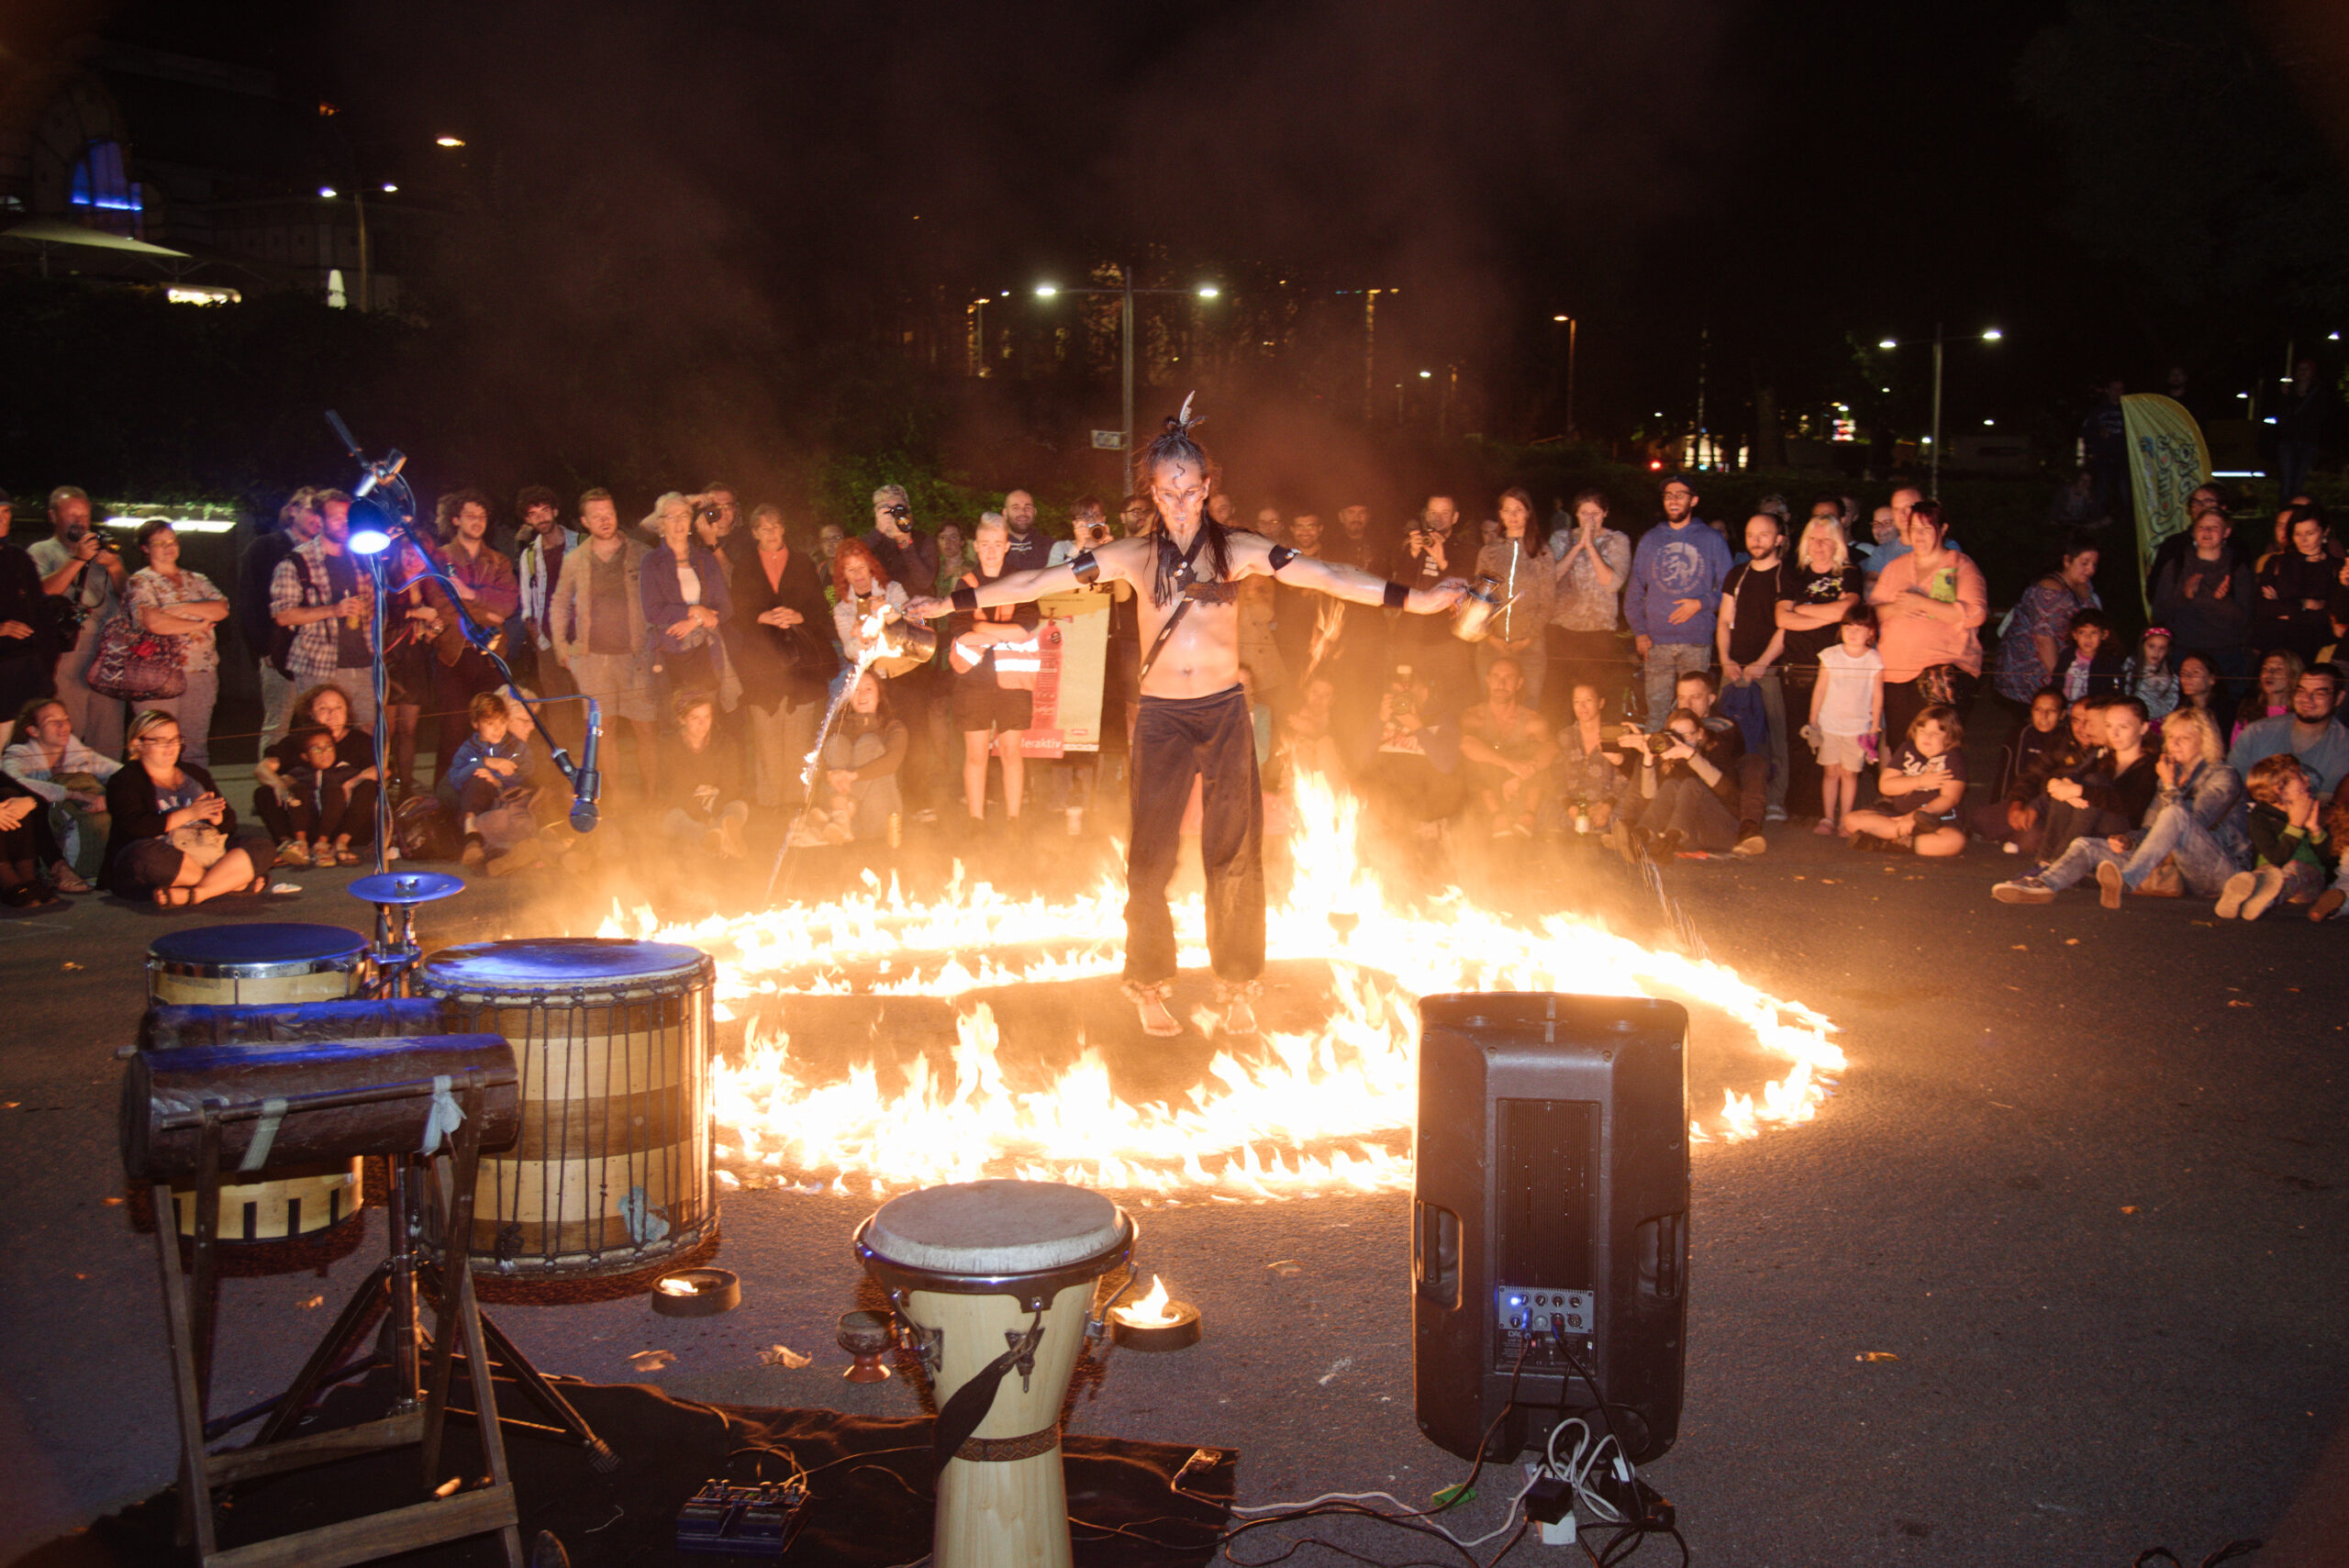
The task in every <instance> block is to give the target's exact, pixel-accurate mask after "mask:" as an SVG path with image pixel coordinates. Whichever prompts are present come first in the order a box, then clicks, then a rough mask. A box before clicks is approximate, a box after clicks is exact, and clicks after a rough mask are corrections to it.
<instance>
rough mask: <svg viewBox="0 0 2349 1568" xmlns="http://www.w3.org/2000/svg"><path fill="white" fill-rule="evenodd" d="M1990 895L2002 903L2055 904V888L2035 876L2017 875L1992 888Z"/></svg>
mask: <svg viewBox="0 0 2349 1568" xmlns="http://www.w3.org/2000/svg"><path fill="white" fill-rule="evenodd" d="M1990 896H1991V897H1993V898H1995V899H1997V900H1998V902H1999V903H2001V904H2053V903H2054V902H2055V890H2054V888H2052V887H2050V886H2048V885H2047V884H2045V883H2043V882H2042V881H2040V880H2039V879H2038V878H2037V877H2035V876H2022V877H2017V878H2016V879H2015V880H2014V881H2012V882H2002V883H2000V884H1998V885H1997V886H1996V887H1993V888H1992V889H1990Z"/></svg>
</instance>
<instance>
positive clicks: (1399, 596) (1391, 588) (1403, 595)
mask: <svg viewBox="0 0 2349 1568" xmlns="http://www.w3.org/2000/svg"><path fill="white" fill-rule="evenodd" d="M1410 598H1411V590H1409V589H1408V588H1406V587H1405V586H1403V584H1400V583H1389V584H1386V592H1385V594H1384V595H1381V602H1383V603H1384V604H1385V605H1386V607H1387V608H1388V609H1390V610H1399V609H1401V608H1402V607H1403V606H1405V605H1406V604H1408V603H1409V602H1410Z"/></svg>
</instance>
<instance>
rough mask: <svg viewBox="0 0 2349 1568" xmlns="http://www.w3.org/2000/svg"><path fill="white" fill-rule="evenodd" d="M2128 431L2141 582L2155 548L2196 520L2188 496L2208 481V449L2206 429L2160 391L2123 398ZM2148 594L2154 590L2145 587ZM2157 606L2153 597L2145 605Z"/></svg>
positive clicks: (2148, 606) (2150, 564)
mask: <svg viewBox="0 0 2349 1568" xmlns="http://www.w3.org/2000/svg"><path fill="white" fill-rule="evenodd" d="M2121 417H2122V418H2123V419H2124V420H2125V421H2126V423H2127V428H2128V432H2129V488H2130V491H2131V493H2132V495H2135V497H2136V501H2137V557H2138V562H2137V564H2138V570H2137V576H2138V580H2139V581H2140V582H2141V583H2142V582H2143V580H2144V579H2145V577H2146V576H2147V574H2148V573H2151V572H2152V571H2153V566H2154V550H2157V549H2159V548H2160V546H2161V542H2162V540H2164V539H2167V538H2169V537H2170V536H2171V535H2172V534H2181V533H2184V532H2185V531H2186V528H2187V525H2188V523H2190V522H2191V521H2193V518H2192V517H2190V516H2188V512H2187V506H2186V501H2187V497H2188V496H2189V495H2193V494H2194V492H2195V490H2196V489H2197V488H2199V486H2201V485H2203V484H2209V483H2210V448H2209V447H2207V446H2205V445H2203V444H2202V428H2201V427H2200V426H2199V425H2197V424H2196V423H2195V422H2194V416H2193V415H2191V414H2188V412H2187V411H2186V408H2185V406H2184V405H2183V404H2180V403H2178V402H2176V401H2175V400H2174V399H2171V398H2167V397H2164V396H2161V395H2159V394H2157V393H2151V392H2139V393H2132V394H2131V395H2128V396H2126V397H2124V398H2122V399H2121ZM2141 591H2142V592H2148V593H2149V592H2150V589H2145V590H2141ZM2145 607H2146V609H2147V610H2149V611H2150V610H2151V609H2152V608H2153V605H2152V602H2151V601H2150V599H2149V600H2148V601H2147V603H2146V606H2145Z"/></svg>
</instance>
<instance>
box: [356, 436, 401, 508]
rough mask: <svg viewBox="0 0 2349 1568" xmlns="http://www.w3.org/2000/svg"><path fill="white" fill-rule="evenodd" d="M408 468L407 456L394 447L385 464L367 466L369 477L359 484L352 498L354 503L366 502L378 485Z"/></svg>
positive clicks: (387, 454) (385, 459)
mask: <svg viewBox="0 0 2349 1568" xmlns="http://www.w3.org/2000/svg"><path fill="white" fill-rule="evenodd" d="M406 466H407V454H406V452H403V451H401V450H400V449H399V448H397V447H394V448H393V449H392V450H390V451H389V452H388V453H386V454H385V455H384V461H383V462H372V463H369V464H368V465H367V477H366V478H364V479H362V480H361V481H360V482H359V488H358V489H356V490H354V491H352V492H351V499H352V500H354V501H360V500H364V499H365V498H366V497H367V496H368V495H370V494H371V493H372V492H373V490H374V488H375V486H376V485H378V484H383V483H384V481H385V480H387V479H391V478H394V477H395V476H396V475H397V474H398V473H399V471H400V470H401V469H403V468H406Z"/></svg>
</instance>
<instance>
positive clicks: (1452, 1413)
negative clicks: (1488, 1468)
mask: <svg viewBox="0 0 2349 1568" xmlns="http://www.w3.org/2000/svg"><path fill="white" fill-rule="evenodd" d="M1687 1038H1688V1015H1687V1011H1686V1010H1685V1009H1683V1008H1681V1007H1679V1006H1675V1005H1674V1004H1672V1003H1669V1002H1656V1001H1649V1000H1644V999H1638V998H1623V997H1615V996H1565V995H1542V994H1531V993H1507V992H1495V993H1477V994H1472V995H1447V996H1429V997H1426V998H1424V999H1423V1000H1422V1001H1421V1002H1420V1003H1419V1133H1418V1138H1417V1140H1416V1153H1417V1159H1418V1173H1417V1185H1416V1188H1415V1190H1414V1193H1413V1201H1412V1206H1411V1207H1412V1216H1411V1218H1412V1227H1411V1278H1412V1284H1413V1292H1412V1301H1411V1332H1412V1354H1411V1395H1412V1403H1413V1406H1414V1412H1415V1414H1416V1415H1417V1416H1418V1418H1419V1430H1420V1431H1422V1432H1424V1433H1425V1434H1426V1435H1427V1437H1428V1439H1429V1440H1431V1441H1432V1442H1434V1443H1436V1444H1438V1445H1439V1446H1441V1447H1442V1448H1445V1449H1447V1450H1449V1451H1452V1452H1453V1453H1455V1454H1458V1455H1459V1456H1461V1457H1462V1458H1464V1459H1471V1458H1474V1457H1475V1454H1476V1451H1477V1448H1478V1445H1479V1444H1480V1442H1482V1441H1483V1440H1485V1436H1486V1432H1487V1430H1488V1429H1489V1430H1491V1431H1492V1432H1493V1436H1492V1439H1491V1441H1490V1443H1489V1446H1487V1447H1486V1454H1487V1456H1488V1457H1490V1458H1491V1459H1494V1460H1496V1461H1501V1462H1506V1461H1508V1460H1510V1459H1513V1458H1515V1457H1516V1456H1517V1455H1518V1454H1519V1453H1520V1452H1521V1451H1523V1450H1524V1448H1525V1446H1526V1442H1527V1436H1528V1433H1529V1432H1531V1433H1532V1434H1533V1436H1534V1437H1535V1438H1536V1439H1537V1440H1538V1439H1539V1438H1540V1437H1541V1436H1542V1434H1543V1433H1545V1432H1546V1431H1547V1429H1549V1427H1550V1426H1551V1425H1553V1424H1554V1423H1555V1422H1556V1421H1557V1420H1558V1419H1560V1418H1563V1417H1564V1415H1568V1414H1577V1413H1580V1414H1584V1415H1585V1418H1586V1420H1588V1421H1589V1423H1590V1427H1591V1430H1592V1433H1593V1435H1594V1436H1597V1435H1599V1434H1602V1433H1604V1432H1606V1431H1609V1430H1611V1431H1613V1432H1614V1434H1615V1436H1616V1439H1617V1440H1619V1441H1620V1443H1621V1444H1622V1446H1623V1450H1624V1452H1625V1453H1626V1454H1627V1455H1628V1456H1629V1457H1630V1459H1631V1462H1633V1463H1635V1464H1639V1463H1645V1462H1647V1461H1649V1460H1651V1459H1653V1458H1655V1457H1656V1456H1657V1455H1659V1454H1661V1453H1663V1452H1664V1451H1665V1450H1666V1449H1668V1448H1670V1447H1671V1446H1672V1442H1673V1440H1674V1438H1675V1436H1677V1435H1678V1431H1679V1426H1680V1391H1681V1383H1682V1375H1683V1372H1684V1370H1685V1367H1686V1362H1687V1351H1686V1342H1687V1311H1688V1308H1687V1301H1688V1290H1687V1283H1688V1085H1687ZM1594 1380H1595V1381H1596V1383H1597V1385H1598V1386H1597V1387H1596V1388H1594V1387H1593V1386H1592V1384H1593V1381H1594ZM1512 1383H1514V1386H1515V1404H1514V1405H1513V1406H1512V1405H1511V1402H1510V1399H1511V1395H1510V1390H1511V1386H1512ZM1601 1393H1603V1394H1604V1396H1605V1399H1606V1407H1605V1411H1604V1415H1605V1421H1604V1424H1602V1423H1601V1421H1600V1420H1599V1419H1598V1418H1597V1417H1596V1416H1595V1415H1592V1414H1590V1413H1591V1412H1595V1411H1597V1410H1598V1407H1599V1396H1600V1394H1601ZM1504 1409H1506V1410H1508V1415H1507V1417H1506V1418H1502V1419H1500V1420H1499V1424H1498V1426H1497V1427H1496V1426H1495V1419H1496V1418H1500V1417H1501V1416H1502V1412H1503V1411H1504Z"/></svg>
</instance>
